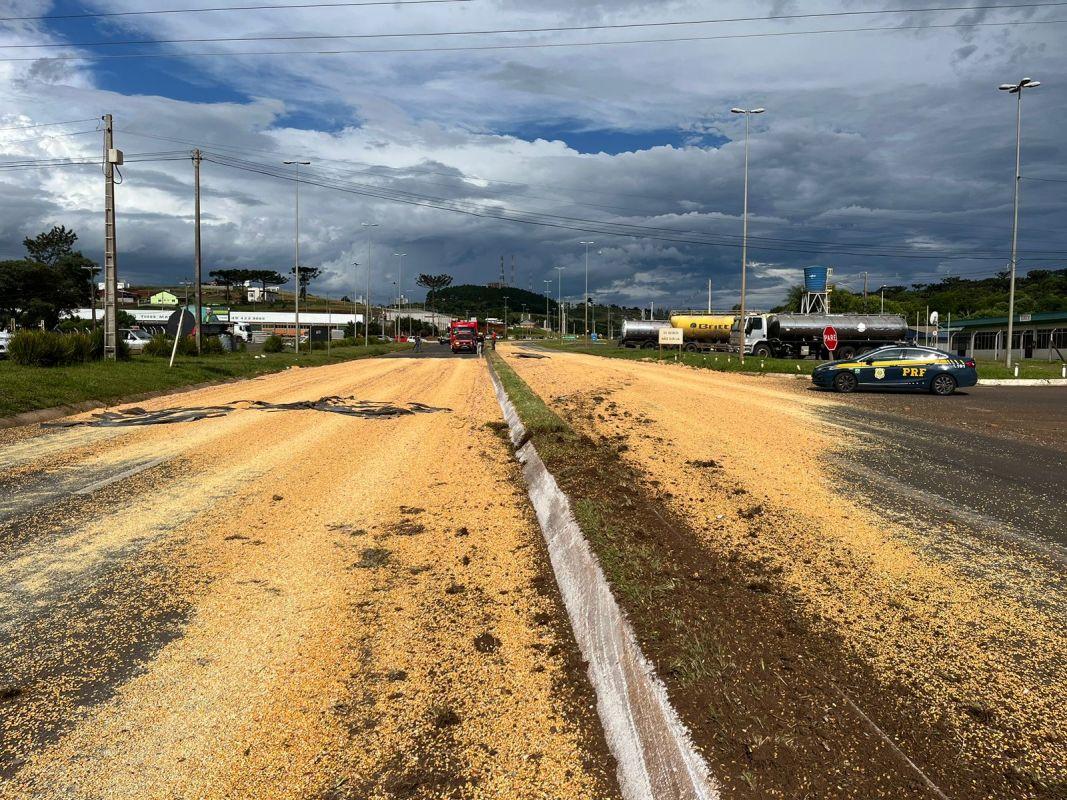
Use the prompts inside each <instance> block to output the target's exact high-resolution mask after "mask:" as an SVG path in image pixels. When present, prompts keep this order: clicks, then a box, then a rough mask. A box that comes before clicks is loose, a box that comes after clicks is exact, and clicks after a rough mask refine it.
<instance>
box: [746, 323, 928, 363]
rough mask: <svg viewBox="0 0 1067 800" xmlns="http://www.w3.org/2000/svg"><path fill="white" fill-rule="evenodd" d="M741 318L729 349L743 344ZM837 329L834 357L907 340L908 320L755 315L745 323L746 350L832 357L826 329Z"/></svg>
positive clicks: (780, 355) (779, 355) (758, 353)
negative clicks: (824, 334)
mask: <svg viewBox="0 0 1067 800" xmlns="http://www.w3.org/2000/svg"><path fill="white" fill-rule="evenodd" d="M740 322H741V321H740V319H737V320H735V321H734V324H733V328H732V329H731V331H730V349H731V350H733V351H734V352H737V351H738V348H739V347H740V345H741V333H740V328H741V324H740ZM828 327H832V328H833V329H834V330H836V331H837V349H836V350H835V351H834V353H833V356H834V357H835V358H844V359H849V358H852V357H853V356H854V355H856V354H857V353H862V352H864V351H866V350H872V349H874V348H875V347H882V346H884V345H888V344H897V343H901V342H904V341H905V340H906V339H907V335H908V323H907V322H905V321H904V317H901V316H899V315H897V314H752V315H750V316H749V317H748V319H747V320H746V323H745V353H746V355H755V356H773V357H774V358H807V357H808V356H817V357H820V358H829V357H830V351H828V350H827V349H826V347H825V345H824V344H823V337H822V335H823V331H824V330H825V329H826V328H828Z"/></svg>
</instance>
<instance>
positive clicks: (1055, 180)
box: [1020, 175, 1067, 183]
mask: <svg viewBox="0 0 1067 800" xmlns="http://www.w3.org/2000/svg"><path fill="white" fill-rule="evenodd" d="M1020 177H1021V178H1022V179H1023V180H1024V181H1041V182H1042V183H1067V178H1031V177H1030V176H1029V175H1021V176H1020Z"/></svg>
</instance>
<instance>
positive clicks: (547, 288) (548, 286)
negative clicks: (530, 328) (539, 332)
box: [544, 278, 552, 331]
mask: <svg viewBox="0 0 1067 800" xmlns="http://www.w3.org/2000/svg"><path fill="white" fill-rule="evenodd" d="M544 284H545V329H546V330H549V331H551V330H552V325H551V324H550V323H549V321H548V293H549V292H550V291H552V279H551V278H545V279H544Z"/></svg>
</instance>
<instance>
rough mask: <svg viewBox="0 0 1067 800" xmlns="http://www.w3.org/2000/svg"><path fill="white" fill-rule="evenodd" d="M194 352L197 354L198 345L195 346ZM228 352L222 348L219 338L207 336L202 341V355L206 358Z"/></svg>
mask: <svg viewBox="0 0 1067 800" xmlns="http://www.w3.org/2000/svg"><path fill="white" fill-rule="evenodd" d="M193 352H196V344H195V343H194V344H193ZM225 352H226V351H225V350H224V349H223V347H222V342H221V341H219V337H218V336H205V337H204V338H203V339H202V340H201V341H200V354H201V355H205V356H215V355H222V354H223V353H225Z"/></svg>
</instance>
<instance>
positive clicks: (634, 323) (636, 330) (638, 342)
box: [619, 319, 671, 349]
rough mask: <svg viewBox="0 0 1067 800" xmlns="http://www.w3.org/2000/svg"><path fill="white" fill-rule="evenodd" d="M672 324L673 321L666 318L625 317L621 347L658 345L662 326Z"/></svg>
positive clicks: (620, 340) (651, 346)
mask: <svg viewBox="0 0 1067 800" xmlns="http://www.w3.org/2000/svg"><path fill="white" fill-rule="evenodd" d="M670 326H671V323H669V322H667V320H665V319H625V320H623V321H622V333H621V334H620V337H619V347H643V348H646V349H651V348H653V347H657V346H658V345H659V331H660V328H669V327H670Z"/></svg>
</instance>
